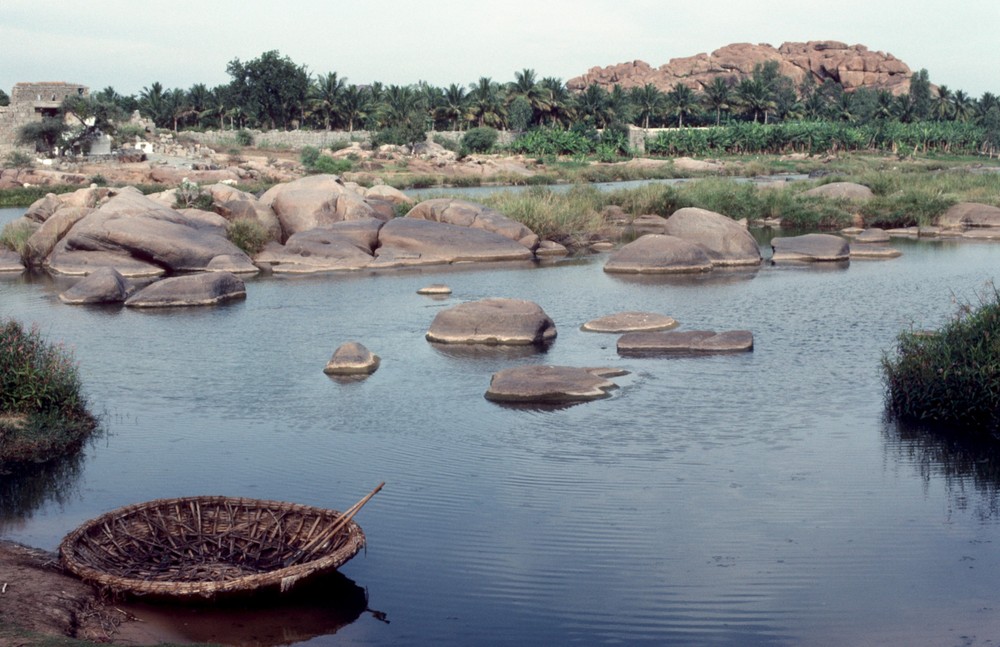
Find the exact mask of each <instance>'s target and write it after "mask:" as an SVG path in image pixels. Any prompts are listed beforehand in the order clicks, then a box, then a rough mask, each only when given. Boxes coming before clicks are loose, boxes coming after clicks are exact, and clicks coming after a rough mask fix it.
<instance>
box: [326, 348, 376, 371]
mask: <svg viewBox="0 0 1000 647" xmlns="http://www.w3.org/2000/svg"><path fill="white" fill-rule="evenodd" d="M380 363H381V359H380V358H379V356H378V355H374V354H372V352H371V351H370V350H368V349H367V348H365V346H364V345H363V344H359V343H358V342H353V341H351V342H347V343H346V344H342V345H341V346H340V347H339V348H337V350H336V351H334V353H333V357H331V358H330V361H329V362H327V364H326V368H324V369H323V372H324V373H326V374H327V375H370V374H372V373H374V372H375V371H376V370H377V369H378V367H379V364H380Z"/></svg>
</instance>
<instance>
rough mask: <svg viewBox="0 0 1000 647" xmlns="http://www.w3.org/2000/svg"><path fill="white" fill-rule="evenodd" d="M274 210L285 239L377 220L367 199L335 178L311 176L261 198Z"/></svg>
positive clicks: (269, 191) (277, 188)
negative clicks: (350, 222) (344, 223)
mask: <svg viewBox="0 0 1000 647" xmlns="http://www.w3.org/2000/svg"><path fill="white" fill-rule="evenodd" d="M260 203H261V204H263V205H265V206H267V207H270V208H271V210H273V211H274V213H275V215H276V216H277V217H278V220H279V221H280V222H281V228H282V231H283V233H284V236H285V237H286V238H287V237H288V236H291V235H292V234H296V233H298V232H300V231H306V230H308V229H315V228H317V227H323V226H326V225H331V224H333V223H335V222H341V221H343V220H361V219H367V218H377V217H378V215H379V214H378V213H377V212H376V211H375V210H374V209H372V208H371V207H370V206H369V205H367V204H366V203H365V200H364V197H363V196H360V195H358V194H357V193H354V192H353V191H351V190H350V189H348V188H347V187H345V186H344V183H343V182H342V181H341V179H340V178H339V177H338V176H336V175H327V174H324V175H309V176H306V177H304V178H300V179H298V180H295V181H293V182H288V183H285V184H278V185H275V186H273V187H271V188H270V189H268V190H267V191H266V192H265V193H264V195H262V196H261V197H260Z"/></svg>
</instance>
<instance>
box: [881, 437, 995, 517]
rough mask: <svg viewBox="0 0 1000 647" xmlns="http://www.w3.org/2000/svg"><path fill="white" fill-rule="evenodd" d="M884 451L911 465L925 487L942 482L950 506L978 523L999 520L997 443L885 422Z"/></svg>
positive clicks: (990, 440)
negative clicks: (967, 512)
mask: <svg viewBox="0 0 1000 647" xmlns="http://www.w3.org/2000/svg"><path fill="white" fill-rule="evenodd" d="M883 435H884V438H885V441H886V446H887V449H888V450H889V451H890V452H891V453H894V454H896V455H897V456H898V457H900V458H902V459H904V460H905V462H907V463H909V464H911V465H913V466H914V467H915V468H916V470H917V472H918V474H919V475H920V477H921V479H922V480H923V481H924V483H930V482H931V481H932V480H937V479H941V480H942V481H943V482H944V484H945V487H946V489H947V491H948V494H949V497H950V498H951V500H952V504H953V505H954V506H955V507H956V508H957V509H959V510H969V509H971V510H973V511H974V512H975V513H976V515H977V516H978V517H979V518H980V519H981V520H986V519H992V518H997V517H998V516H1000V514H998V513H1000V443H998V442H997V441H996V440H995V439H990V438H982V437H978V436H971V435H969V434H967V433H963V432H961V431H960V430H955V429H945V428H940V427H931V426H927V425H917V424H913V423H906V422H903V421H900V420H895V419H894V420H887V421H886V422H885V425H884V428H883Z"/></svg>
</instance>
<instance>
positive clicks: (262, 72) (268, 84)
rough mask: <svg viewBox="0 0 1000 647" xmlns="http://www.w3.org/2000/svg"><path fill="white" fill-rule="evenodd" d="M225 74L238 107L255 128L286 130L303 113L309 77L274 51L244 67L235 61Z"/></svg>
mask: <svg viewBox="0 0 1000 647" xmlns="http://www.w3.org/2000/svg"><path fill="white" fill-rule="evenodd" d="M226 72H227V73H228V74H229V75H230V76H231V77H232V86H233V92H234V94H235V96H236V99H237V104H238V105H239V106H240V107H241V108H242V109H243V110H244V111H245V112H246V114H247V115H248V116H250V117H251V119H252V120H253V121H254V122H256V123H257V124H259V125H261V126H263V127H266V128H277V127H279V126H280V127H281V128H288V127H289V126H291V125H292V122H293V121H294V120H295V119H296V118H297V117H298V116H301V115H302V114H303V113H304V110H305V104H306V94H307V92H308V90H309V73H308V72H307V71H306V68H305V66H301V65H296V64H295V63H294V62H293V61H292V60H291V59H290V58H288V57H287V56H281V54H280V53H279V52H278V51H277V50H270V51H268V52H264V53H263V54H261V55H260V56H259V57H258V58H255V59H253V60H251V61H247V62H245V63H244V62H242V61H240V60H239V59H238V58H234V59H233V60H232V61H230V62H229V64H228V65H227V66H226Z"/></svg>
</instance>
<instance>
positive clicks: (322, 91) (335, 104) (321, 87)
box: [306, 72, 347, 130]
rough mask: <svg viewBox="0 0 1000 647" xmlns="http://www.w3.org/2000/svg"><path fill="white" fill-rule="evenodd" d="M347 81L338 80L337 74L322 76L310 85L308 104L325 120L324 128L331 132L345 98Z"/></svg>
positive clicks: (331, 73)
mask: <svg viewBox="0 0 1000 647" xmlns="http://www.w3.org/2000/svg"><path fill="white" fill-rule="evenodd" d="M346 86H347V79H343V78H338V77H337V73H336V72H329V73H328V74H320V75H318V76H317V77H316V80H315V81H314V82H312V83H310V84H309V90H308V94H307V95H306V96H307V102H308V105H309V108H310V110H312V111H313V112H314V113H316V114H319V115H321V116H322V118H323V126H324V127H325V128H326V130H330V129H331V128H332V125H333V119H334V116H335V115H336V114H337V112H338V111H339V109H340V103H341V102H342V101H343V98H344V89H345V88H346Z"/></svg>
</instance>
